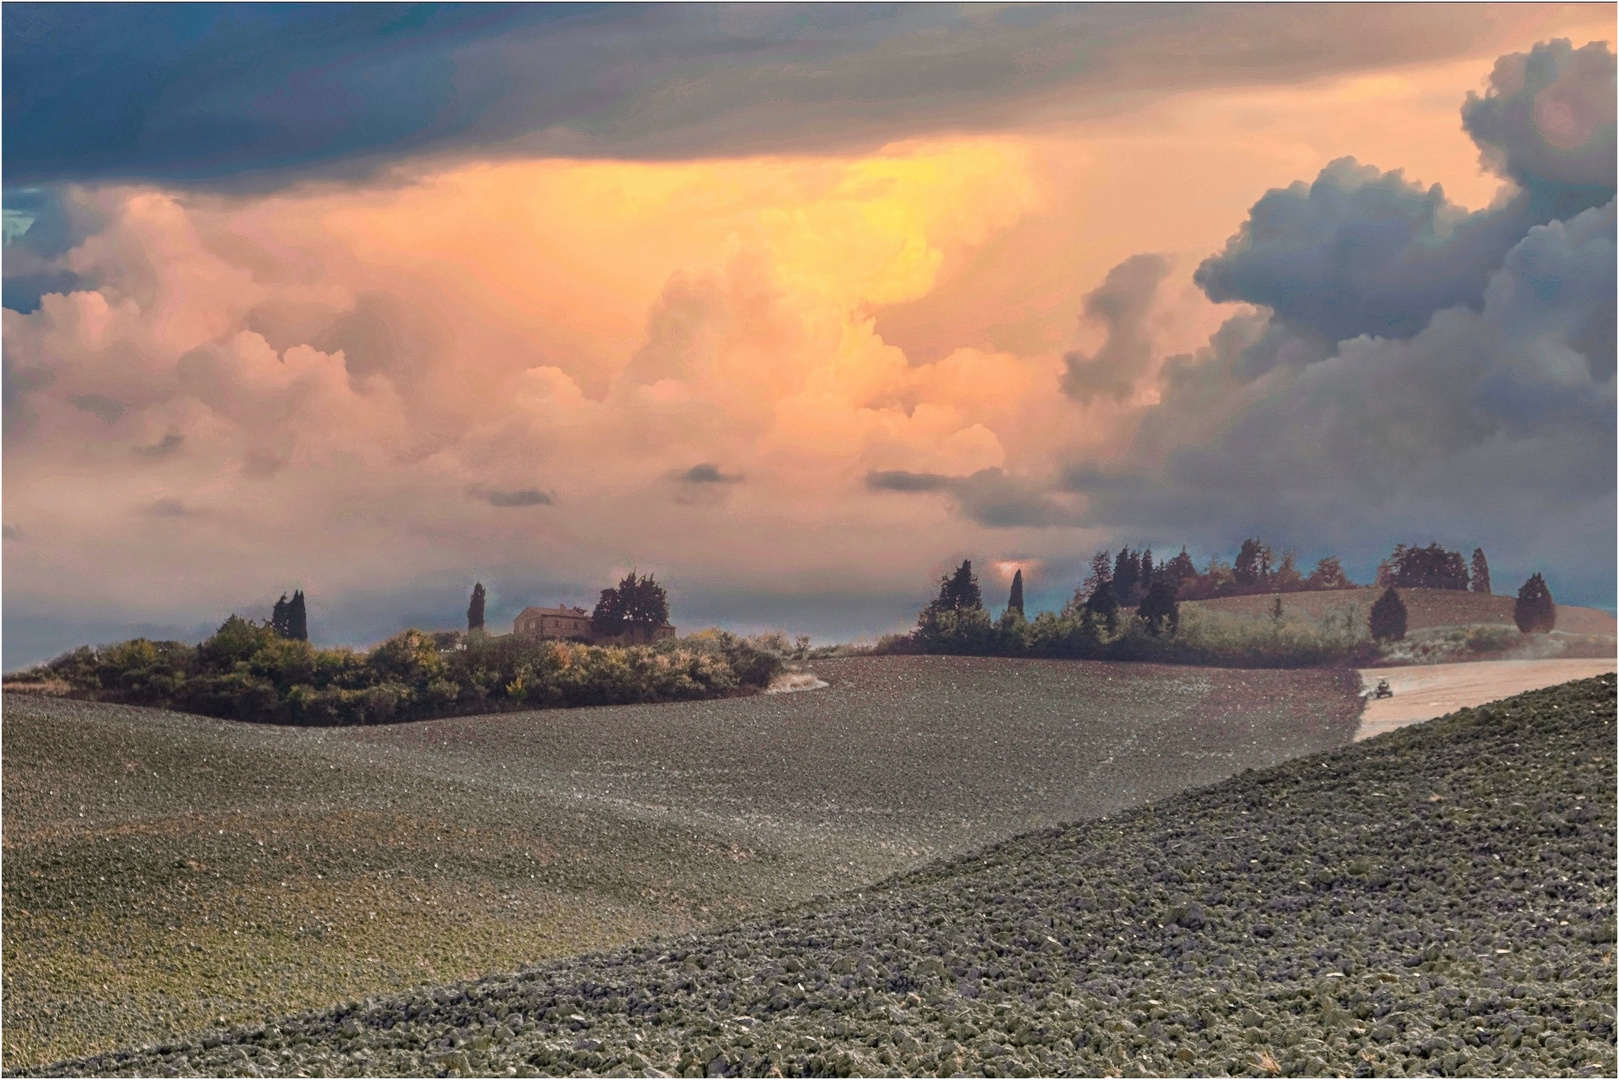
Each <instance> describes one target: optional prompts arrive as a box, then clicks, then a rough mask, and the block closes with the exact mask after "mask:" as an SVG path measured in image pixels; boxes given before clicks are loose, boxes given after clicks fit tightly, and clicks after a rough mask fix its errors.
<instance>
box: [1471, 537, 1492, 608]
mask: <svg viewBox="0 0 1619 1080" xmlns="http://www.w3.org/2000/svg"><path fill="white" fill-rule="evenodd" d="M1473 591H1474V592H1476V593H1482V594H1484V595H1485V596H1489V595H1490V563H1489V560H1488V559H1486V558H1485V557H1484V549H1483V548H1474V549H1473Z"/></svg>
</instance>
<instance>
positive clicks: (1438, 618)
mask: <svg viewBox="0 0 1619 1080" xmlns="http://www.w3.org/2000/svg"><path fill="white" fill-rule="evenodd" d="M1399 592H1400V599H1401V600H1403V601H1404V602H1405V609H1406V629H1407V631H1415V630H1431V629H1434V628H1436V627H1440V626H1515V625H1516V624H1515V623H1514V622H1513V621H1512V608H1513V604H1514V603H1515V602H1516V601H1515V599H1514V597H1512V596H1483V595H1480V594H1478V593H1471V592H1462V591H1460V590H1457V589H1401V590H1399ZM1381 595H1383V590H1382V589H1380V588H1366V589H1338V590H1334V591H1330V592H1295V593H1282V594H1281V597H1282V613H1283V615H1284V617H1292V618H1297V619H1300V620H1302V621H1306V622H1318V621H1320V619H1321V618H1322V617H1323V616H1324V615H1327V614H1329V613H1335V612H1339V611H1342V610H1344V609H1349V608H1352V609H1354V610H1355V611H1356V613H1357V614H1356V620H1357V622H1360V623H1364V622H1365V621H1366V614H1367V612H1369V611H1370V610H1371V606H1372V604H1373V602H1374V601H1376V600H1377V598H1378V597H1379V596H1381ZM1275 602H1276V594H1275V593H1262V594H1258V595H1254V596H1222V597H1219V598H1217V599H1214V600H1189V601H1187V602H1186V605H1185V606H1187V607H1190V608H1202V609H1206V610H1209V611H1219V612H1225V613H1227V614H1233V615H1248V616H1251V617H1253V618H1256V619H1268V618H1270V616H1271V606H1272V605H1273V604H1274V603H1275ZM1557 629H1559V630H1561V631H1564V632H1565V633H1569V634H1582V635H1583V634H1615V633H1619V622H1616V621H1615V619H1614V617H1613V616H1612V615H1609V614H1608V613H1607V612H1606V611H1598V610H1597V609H1595V608H1586V607H1569V606H1565V605H1563V604H1558V605H1557Z"/></svg>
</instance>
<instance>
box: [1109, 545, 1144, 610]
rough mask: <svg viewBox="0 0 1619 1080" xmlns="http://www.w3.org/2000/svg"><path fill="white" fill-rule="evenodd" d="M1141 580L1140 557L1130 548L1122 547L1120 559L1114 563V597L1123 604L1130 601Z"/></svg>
mask: <svg viewBox="0 0 1619 1080" xmlns="http://www.w3.org/2000/svg"><path fill="white" fill-rule="evenodd" d="M1140 580H1141V559H1140V556H1138V555H1137V554H1136V553H1135V552H1133V551H1131V550H1130V549H1129V548H1128V547H1121V548H1120V549H1119V555H1118V558H1116V559H1115V560H1114V561H1113V595H1114V596H1115V597H1116V598H1117V599H1118V601H1119V602H1120V603H1121V604H1122V603H1125V602H1127V601H1129V599H1130V597H1131V595H1132V594H1133V593H1134V592H1135V589H1136V583H1137V582H1138V581H1140Z"/></svg>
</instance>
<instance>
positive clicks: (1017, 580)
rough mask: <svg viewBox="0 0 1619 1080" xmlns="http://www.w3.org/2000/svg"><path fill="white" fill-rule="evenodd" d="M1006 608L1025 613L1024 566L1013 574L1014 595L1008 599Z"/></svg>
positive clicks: (1020, 613)
mask: <svg viewBox="0 0 1619 1080" xmlns="http://www.w3.org/2000/svg"><path fill="white" fill-rule="evenodd" d="M1006 610H1008V611H1015V612H1017V613H1018V614H1019V615H1022V614H1023V568H1022V567H1019V568H1018V571H1017V573H1015V574H1013V575H1012V595H1011V596H1009V597H1007V599H1006Z"/></svg>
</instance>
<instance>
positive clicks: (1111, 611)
mask: <svg viewBox="0 0 1619 1080" xmlns="http://www.w3.org/2000/svg"><path fill="white" fill-rule="evenodd" d="M1085 610H1086V611H1089V612H1091V613H1092V614H1094V615H1097V616H1099V617H1100V618H1101V619H1102V620H1103V621H1104V622H1106V623H1107V629H1108V632H1109V633H1112V632H1113V631H1114V630H1117V629H1118V627H1119V598H1118V596H1117V595H1116V594H1115V593H1114V592H1113V583H1112V582H1111V581H1104V582H1102V583H1101V584H1100V585H1098V586H1097V587H1096V591H1095V592H1093V593H1091V597H1090V599H1089V600H1087V601H1085Z"/></svg>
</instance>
